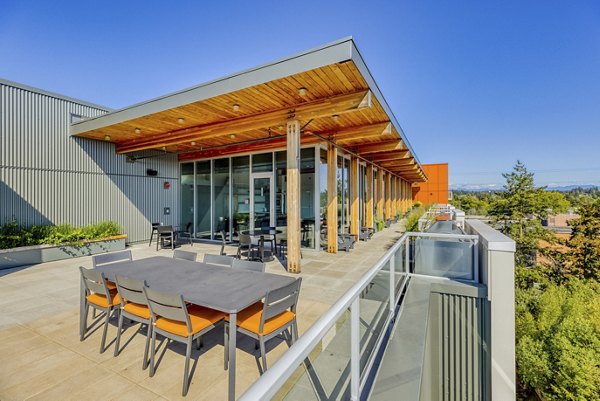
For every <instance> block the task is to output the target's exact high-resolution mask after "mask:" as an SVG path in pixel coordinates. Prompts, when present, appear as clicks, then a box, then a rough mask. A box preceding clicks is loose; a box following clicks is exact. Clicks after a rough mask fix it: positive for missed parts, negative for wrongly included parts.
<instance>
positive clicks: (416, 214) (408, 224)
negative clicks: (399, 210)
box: [404, 206, 426, 232]
mask: <svg viewBox="0 0 600 401" xmlns="http://www.w3.org/2000/svg"><path fill="white" fill-rule="evenodd" d="M425 212H426V209H425V208H424V207H423V206H419V207H416V208H414V207H413V209H412V210H411V211H410V213H409V214H408V216H406V220H405V221H404V228H405V230H406V231H413V232H414V231H417V230H418V228H419V219H420V218H421V216H423V214H424V213H425Z"/></svg>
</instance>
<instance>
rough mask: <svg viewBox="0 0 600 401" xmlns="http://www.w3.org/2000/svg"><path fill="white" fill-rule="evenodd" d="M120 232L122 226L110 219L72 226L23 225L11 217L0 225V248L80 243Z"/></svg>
mask: <svg viewBox="0 0 600 401" xmlns="http://www.w3.org/2000/svg"><path fill="white" fill-rule="evenodd" d="M122 232H123V230H122V228H121V227H120V226H119V225H118V224H116V223H114V222H112V221H103V222H100V223H96V224H91V225H89V226H85V227H73V226H71V225H68V224H62V225H57V226H48V225H46V226H37V225H33V226H30V227H25V226H20V225H19V224H17V222H16V220H14V219H13V220H12V221H11V222H8V223H5V224H3V225H1V226H0V249H9V248H17V247H20V246H29V245H41V244H49V245H57V244H80V243H82V242H83V241H91V240H97V239H103V238H107V237H111V236H114V235H119V234H120V233H122Z"/></svg>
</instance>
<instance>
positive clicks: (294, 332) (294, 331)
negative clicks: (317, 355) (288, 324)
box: [292, 319, 298, 345]
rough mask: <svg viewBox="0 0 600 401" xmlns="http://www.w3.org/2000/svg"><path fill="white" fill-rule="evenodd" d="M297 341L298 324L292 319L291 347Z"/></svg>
mask: <svg viewBox="0 0 600 401" xmlns="http://www.w3.org/2000/svg"><path fill="white" fill-rule="evenodd" d="M296 341H298V322H297V321H296V320H295V319H294V323H292V345H293V344H294V343H295V342H296Z"/></svg>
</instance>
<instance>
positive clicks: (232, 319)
mask: <svg viewBox="0 0 600 401" xmlns="http://www.w3.org/2000/svg"><path fill="white" fill-rule="evenodd" d="M236 339H237V313H230V314H229V401H234V400H235V350H236Z"/></svg>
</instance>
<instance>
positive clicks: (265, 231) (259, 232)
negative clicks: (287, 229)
mask: <svg viewBox="0 0 600 401" xmlns="http://www.w3.org/2000/svg"><path fill="white" fill-rule="evenodd" d="M282 233H283V231H281V230H276V229H272V228H260V229H255V230H248V231H242V234H246V235H249V236H251V237H259V238H260V261H261V262H270V261H272V260H273V254H277V234H282ZM265 235H272V236H273V242H274V245H275V246H274V247H273V249H272V250H271V255H270V256H269V257H267V258H265Z"/></svg>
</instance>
